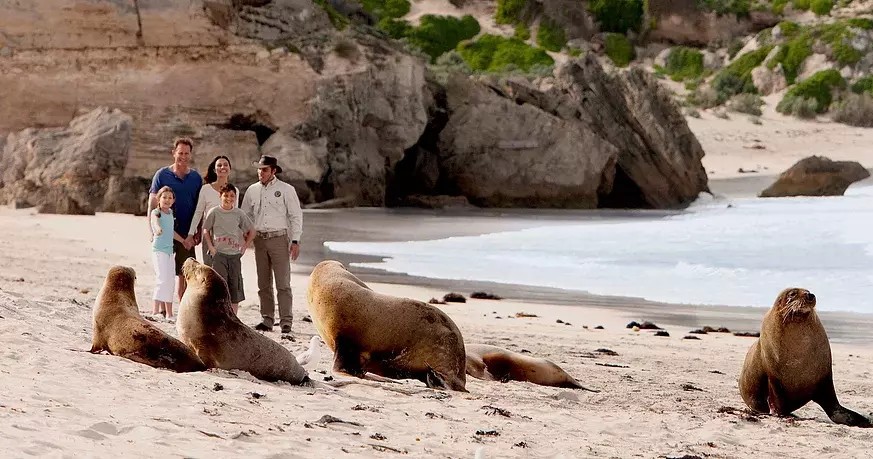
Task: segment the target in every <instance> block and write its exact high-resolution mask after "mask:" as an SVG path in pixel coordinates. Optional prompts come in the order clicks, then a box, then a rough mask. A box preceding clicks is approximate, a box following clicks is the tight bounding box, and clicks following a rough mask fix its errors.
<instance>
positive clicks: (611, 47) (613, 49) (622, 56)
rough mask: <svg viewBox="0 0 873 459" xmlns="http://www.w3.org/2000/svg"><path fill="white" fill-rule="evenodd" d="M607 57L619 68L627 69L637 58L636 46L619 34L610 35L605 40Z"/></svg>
mask: <svg viewBox="0 0 873 459" xmlns="http://www.w3.org/2000/svg"><path fill="white" fill-rule="evenodd" d="M605 42H606V43H605V44H606V50H605V51H606V55H607V56H609V58H610V59H612V62H613V63H615V65H617V66H619V67H627V66H628V64H630V63H631V61H632V60H634V58H635V57H636V51H634V45H632V44H631V42H630V40H628V39H627V37H625V36H624V35H622V34H619V33H608V34H606V39H605Z"/></svg>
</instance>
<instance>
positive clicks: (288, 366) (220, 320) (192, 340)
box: [176, 258, 310, 384]
mask: <svg viewBox="0 0 873 459" xmlns="http://www.w3.org/2000/svg"><path fill="white" fill-rule="evenodd" d="M182 274H183V275H184V276H185V281H186V282H187V283H188V288H187V289H186V290H185V294H184V295H182V301H181V304H180V306H179V309H180V311H179V315H178V317H177V319H176V330H177V331H178V332H179V338H180V339H181V340H182V342H183V343H185V344H187V345H188V346H190V347H191V348H192V349H193V350H194V352H196V353H197V356H199V357H200V359H201V360H203V363H205V364H206V365H207V366H208V367H210V368H221V369H223V370H243V371H247V372H249V373H251V375H252V376H254V377H256V378H258V379H263V380H264V381H287V382H289V383H292V384H304V383H308V382H309V381H310V379H309V376H308V375H307V374H306V370H304V369H303V367H301V366H300V364H299V363H298V362H297V359H296V358H295V357H294V355H293V354H291V352H290V351H289V350H288V349H285V348H284V347H283V346H282V345H281V344H279V343H277V342H275V341H273V340H272V339H270V338H267V337H266V336H264V335H262V334H260V333H258V332H256V331H255V330H253V329H252V328H251V327H249V326H248V325H245V324H244V323H242V322H241V321H240V320H239V319H238V318H237V316H236V314H234V313H233V309H231V306H230V293H229V292H228V289H227V284H226V283H225V281H224V279H222V278H221V276H219V275H218V273H216V272H215V270H213V269H212V268H210V267H209V266H206V265H204V264H201V263H198V262H197V260H195V259H193V258H189V259H188V260H186V261H185V263H184V264H183V265H182Z"/></svg>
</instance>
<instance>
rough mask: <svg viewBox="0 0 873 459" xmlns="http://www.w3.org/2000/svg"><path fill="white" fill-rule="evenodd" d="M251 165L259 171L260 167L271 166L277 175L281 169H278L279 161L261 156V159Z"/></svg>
mask: <svg viewBox="0 0 873 459" xmlns="http://www.w3.org/2000/svg"><path fill="white" fill-rule="evenodd" d="M252 164H253V165H254V166H255V167H257V168H258V169H260V168H262V167H271V166H272V167H274V168H276V173H277V174H279V173H281V172H282V168H281V167H279V161H278V160H277V159H276V158H275V157H273V156H268V155H263V156H261V159H259V160H257V161H255V162H253V163H252Z"/></svg>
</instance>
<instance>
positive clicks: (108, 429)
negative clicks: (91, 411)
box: [76, 422, 118, 440]
mask: <svg viewBox="0 0 873 459" xmlns="http://www.w3.org/2000/svg"><path fill="white" fill-rule="evenodd" d="M76 435H79V436H82V437H85V438H90V439H92V440H104V439H106V436H105V435H111V436H116V435H118V428H117V427H115V426H114V425H113V424H111V423H109V422H98V423H97V424H94V425H92V426H91V427H89V428H87V429H85V430H80V431H78V432H76Z"/></svg>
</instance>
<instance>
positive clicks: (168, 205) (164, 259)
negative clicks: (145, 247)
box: [149, 186, 185, 322]
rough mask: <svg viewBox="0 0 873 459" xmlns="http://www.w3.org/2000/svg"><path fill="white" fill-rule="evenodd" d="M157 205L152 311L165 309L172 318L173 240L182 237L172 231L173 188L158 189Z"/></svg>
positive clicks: (153, 219) (158, 314)
mask: <svg viewBox="0 0 873 459" xmlns="http://www.w3.org/2000/svg"><path fill="white" fill-rule="evenodd" d="M157 197H158V207H157V208H156V209H155V210H153V211H152V214H151V216H149V219H150V220H151V221H150V223H151V227H152V233H153V234H154V237H153V238H152V261H153V262H154V265H155V277H156V278H157V285H156V286H155V294H154V300H155V306H154V309H152V314H153V315H154V317H155V318H159V317H161V315H162V314H161V311H162V310H165V311H166V314H167V315H166V318H167V320H169V321H170V322H172V321H173V287H174V286H175V285H174V284H175V280H176V278H175V276H176V264H175V261H174V259H173V240H174V239H175V240H177V241H179V242H182V241H184V240H185V239H184V238H183V237H182V236H179V235H178V234H176V232H175V231H173V223H174V220H175V217H173V209H172V207H173V203H175V202H176V194H175V193H174V192H173V189H172V188H170V187H168V186H165V187H163V188H161V189H160V190H158V196H157Z"/></svg>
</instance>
